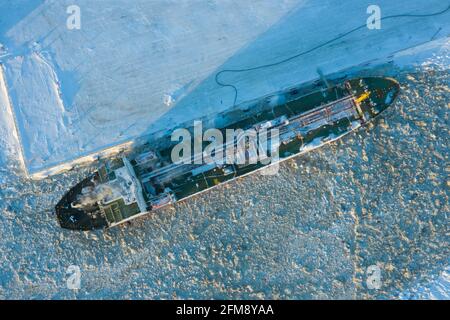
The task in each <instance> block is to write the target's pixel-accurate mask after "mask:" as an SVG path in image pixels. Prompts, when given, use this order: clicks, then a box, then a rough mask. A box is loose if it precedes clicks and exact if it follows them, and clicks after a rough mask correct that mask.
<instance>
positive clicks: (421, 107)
mask: <svg viewBox="0 0 450 320" xmlns="http://www.w3.org/2000/svg"><path fill="white" fill-rule="evenodd" d="M21 2H22V1H14V2H12V3H10V2H9V1H8V2H7V1H0V14H2V13H3V12H5V11H4V9H5V8H8V10H12V9H11V6H13V7H15V9H14V10H16V11H14V12H17V15H16V16H15V15H10V16H9V17H5V18H4V19H0V28H1V29H0V31H1V32H0V43H2V44H3V45H4V48H5V49H3V51H1V50H0V57H1V58H0V59H1V61H2V64H3V70H4V77H5V81H4V83H5V84H6V86H3V87H2V86H0V163H1V166H0V213H1V214H0V236H1V238H2V242H1V243H0V256H1V257H2V259H1V260H0V298H75V297H77V298H83V299H90V298H165V299H167V298H254V299H255V298H287V299H296V298H369V297H374V298H387V297H399V296H400V297H404V298H421V297H430V298H433V297H434V298H447V299H448V298H449V297H450V295H449V290H450V288H449V285H448V265H449V257H450V252H449V248H450V246H449V245H448V227H449V217H448V215H449V212H450V210H449V209H450V207H449V188H450V181H449V178H448V176H449V172H450V168H449V163H450V162H449V149H448V144H449V138H450V136H449V123H450V119H449V108H450V105H449V101H450V99H449V96H450V87H449V82H450V77H449V70H448V67H449V50H448V39H446V38H445V36H446V35H448V34H449V25H448V22H447V21H448V14H447V15H446V16H442V17H438V18H436V17H435V18H433V19H431V18H430V19H424V20H421V22H420V23H418V22H416V21H415V20H414V19H411V20H408V19H406V21H402V22H401V23H400V22H396V24H389V23H388V22H386V25H385V28H382V30H380V32H388V33H389V34H390V35H391V37H388V38H389V39H390V40H386V41H387V42H384V41H381V42H379V41H378V40H382V39H384V37H385V35H386V34H385V33H379V34H378V35H377V33H376V32H377V31H375V33H374V34H371V33H370V32H369V31H368V30H364V31H362V32H361V34H354V35H353V36H351V37H349V38H348V39H345V40H342V41H341V42H339V43H336V44H334V45H333V46H331V47H327V48H324V49H323V50H321V51H319V52H316V54H314V55H312V56H307V57H306V56H305V57H304V58H300V59H298V60H296V61H295V62H292V63H290V64H287V65H282V66H279V67H277V68H274V69H271V70H265V71H258V72H251V73H245V74H239V75H238V74H235V75H230V74H228V75H224V81H226V82H232V83H234V84H237V85H238V87H239V97H238V98H239V101H244V100H249V99H252V98H254V97H258V96H260V95H264V94H267V93H270V92H273V91H277V90H279V89H281V88H285V87H289V86H291V85H295V84H298V83H301V82H303V81H308V80H311V79H314V78H316V77H317V74H316V68H317V67H320V68H321V69H322V70H323V71H324V72H325V73H331V72H335V71H339V70H342V69H344V68H347V67H352V66H354V65H357V64H359V63H362V62H366V61H369V60H373V59H382V58H386V57H387V56H388V55H390V54H392V53H393V52H394V51H396V50H401V49H405V48H407V47H415V46H416V45H418V44H421V43H423V42H425V41H426V40H430V39H431V38H432V37H433V36H434V35H435V34H436V32H437V31H439V30H440V31H439V33H438V34H437V35H436V38H435V40H436V41H434V42H433V44H424V45H422V46H420V49H417V48H411V49H409V50H406V51H402V53H401V54H400V55H399V56H398V55H397V56H396V58H395V61H396V64H395V66H394V67H392V66H391V67H390V68H389V72H392V70H398V74H397V78H398V80H399V81H400V82H401V85H402V94H401V96H400V97H399V100H398V102H397V103H396V105H395V106H394V107H393V108H392V109H391V110H390V111H388V112H387V113H386V114H385V115H384V116H383V117H382V118H381V119H380V120H379V121H378V122H377V123H376V124H375V125H374V126H373V127H372V128H371V129H370V130H361V131H358V132H357V133H355V134H352V135H350V136H348V137H346V138H345V139H343V140H341V141H339V142H337V143H333V144H331V145H329V146H326V147H324V148H322V149H319V150H317V151H314V152H311V153H309V154H307V155H305V156H302V157H298V158H295V159H293V160H289V161H288V162H286V163H284V164H283V165H282V166H281V170H280V173H279V174H278V175H275V176H273V177H267V176H261V175H253V176H248V177H246V178H244V179H240V180H238V181H236V182H233V183H231V184H229V185H225V186H222V187H219V188H218V189H216V190H215V191H212V192H208V193H205V194H203V195H202V196H198V197H194V198H192V199H191V200H189V201H186V202H183V203H180V204H177V205H175V206H173V207H170V208H167V209H165V210H162V211H160V212H158V213H155V214H153V215H152V216H150V217H147V218H144V219H141V220H138V221H136V222H133V224H132V225H131V226H128V227H123V228H117V229H112V230H109V231H108V232H91V233H76V232H70V231H66V230H61V229H60V228H59V226H58V225H57V222H56V218H55V216H54V215H53V206H54V204H55V203H56V202H57V201H58V200H59V198H60V197H61V196H62V195H63V194H64V193H65V191H66V190H67V187H68V186H70V185H73V184H75V183H76V182H78V181H79V180H80V179H81V178H83V177H84V176H85V175H86V172H87V171H88V170H89V169H90V168H81V169H77V170H74V171H71V172H68V173H63V174H60V175H57V176H53V177H49V178H47V179H44V180H41V181H31V180H29V179H28V178H26V177H25V175H24V167H23V165H22V163H20V162H18V161H17V159H18V154H19V150H23V154H24V159H25V165H26V167H27V168H28V170H29V171H31V172H32V171H33V170H40V169H42V168H43V167H45V166H46V165H47V164H48V163H50V164H54V163H58V162H60V161H66V160H69V159H72V158H75V157H78V156H80V155H82V154H83V153H89V152H91V151H95V150H97V149H101V148H104V147H105V146H110V145H114V144H116V143H119V142H122V141H126V140H128V139H130V138H132V137H134V136H137V135H141V134H142V133H145V132H147V133H148V132H151V131H152V130H157V129H164V128H165V127H168V126H169V125H170V127H168V129H170V128H171V127H172V126H175V125H176V123H178V122H181V121H186V120H188V119H186V116H187V115H188V116H190V117H192V118H195V117H200V116H202V115H205V114H209V113H215V112H218V111H221V110H224V109H226V108H229V107H230V106H231V104H232V99H233V94H232V93H233V92H232V90H230V89H229V88H221V87H219V86H217V84H216V83H215V82H214V76H215V74H216V72H217V71H220V70H221V69H224V68H241V67H243V66H253V65H255V64H260V63H266V62H267V61H272V60H274V59H277V58H278V57H280V56H289V55H291V54H295V53H296V52H298V51H301V50H302V49H305V48H309V47H311V44H312V43H314V44H315V43H316V41H317V42H321V41H323V40H324V39H326V40H328V39H329V38H331V37H332V36H334V35H336V34H337V33H339V32H341V31H343V30H347V29H349V28H351V27H354V26H355V21H359V20H362V21H365V19H366V16H367V15H366V13H365V8H366V7H367V3H364V1H345V3H341V2H337V3H334V2H332V1H321V0H319V1H284V2H280V1H276V2H275V1H273V2H272V1H262V2H261V3H260V5H256V4H254V5H251V4H250V3H252V4H253V3H257V2H241V4H240V5H241V6H244V7H245V9H246V10H241V9H242V8H239V7H236V3H235V2H232V1H226V2H221V3H218V2H214V1H210V2H208V4H209V6H205V5H201V4H200V3H203V2H195V1H194V2H192V1H190V2H187V1H186V2H181V5H180V2H176V5H172V6H175V8H176V9H174V10H167V9H166V10H164V6H163V5H162V3H163V2H158V1H148V2H147V1H142V2H136V3H137V4H136V6H135V7H130V6H129V5H126V4H125V2H121V1H111V2H104V3H109V5H104V7H103V8H102V10H99V8H98V4H97V3H99V2H94V3H96V4H92V3H93V2H87V1H86V2H85V3H84V4H83V1H79V2H80V3H81V4H80V7H81V8H82V12H83V16H84V18H82V19H83V20H82V22H83V27H82V29H81V30H80V31H76V32H74V33H71V32H69V31H68V30H66V29H65V18H66V15H65V8H66V4H65V3H64V2H63V1H45V2H44V1H35V2H33V1H26V3H27V5H22V3H21ZM24 3H25V2H24ZM102 3H103V2H102ZM164 3H166V2H164ZM192 3H193V4H194V5H197V6H198V7H196V10H191V11H192V12H195V14H192V15H190V17H186V16H185V15H183V14H182V13H183V10H187V9H186V8H187V6H188V4H192ZM196 3H197V4H196ZM326 5H328V6H326ZM93 6H94V7H93ZM333 6H337V7H338V8H339V10H338V12H340V13H341V14H340V15H339V14H336V9H330V7H331V8H333ZM444 6H445V4H444V3H443V2H442V1H428V2H426V4H424V2H422V1H408V5H405V4H404V3H403V2H402V1H400V2H396V3H391V2H388V1H381V7H382V8H385V9H384V10H383V11H384V12H385V13H386V14H395V13H404V12H405V8H406V9H407V11H408V12H419V13H423V12H435V11H439V10H441V9H442V8H443V7H444ZM424 7H425V8H424ZM83 8H85V9H86V10H84V9H83ZM233 10H236V11H233ZM327 10H328V11H327ZM333 10H334V11H333ZM219 11H220V12H219ZM238 11H239V12H246V13H239V14H238V13H237V12H238ZM99 12H101V13H102V14H101V16H99ZM318 12H320V13H321V17H322V18H323V21H321V20H318V19H317V18H316V17H317V13H318ZM219 13H220V14H219ZM332 13H333V14H332ZM200 14H202V15H205V16H208V17H209V19H196V17H198V16H197V15H200ZM228 14H229V16H228V17H227V15H228ZM104 15H105V16H106V15H108V17H110V18H111V19H110V20H108V19H107V18H105V17H104ZM1 17H2V18H3V15H2V16H1ZM255 17H257V18H255ZM357 17H360V18H357ZM227 19H228V20H227ZM255 19H256V21H255ZM209 20H211V21H209ZM181 21H182V23H181ZM324 21H326V22H327V23H324ZM328 22H329V24H328ZM299 24H301V25H299ZM356 24H359V23H356ZM89 28H91V29H92V30H96V32H94V33H92V32H89V31H88V30H89ZM340 28H342V30H340ZM440 28H441V29H440ZM299 29H300V30H301V31H299ZM204 30H207V31H208V32H202V31H204ZM399 30H400V32H399ZM411 30H413V32H411ZM209 32H211V33H209ZM73 37H75V38H73ZM147 39H151V40H147ZM181 40H182V41H181ZM147 46H148V47H147ZM372 46H377V47H376V48H377V50H375V51H371V50H370V49H371V48H372ZM399 46H400V47H399ZM186 50H187V51H186ZM367 52H372V53H373V56H367ZM344 53H345V54H344ZM183 59H185V60H183ZM411 61H412V62H415V64H414V65H413V64H409V62H411ZM417 61H419V63H417ZM385 68H386V67H385V66H378V67H377V66H374V67H373V68H372V69H370V68H369V71H367V70H362V71H361V72H366V73H367V72H369V73H370V72H372V73H373V74H383V72H385V71H386V69H385ZM269 76H270V77H269ZM268 79H270V81H268ZM6 93H7V94H6ZM8 97H9V99H8ZM168 97H170V98H168ZM169 101H170V103H168V102H169ZM239 101H238V102H239ZM12 112H14V113H12ZM43 115H45V116H43ZM14 117H15V119H16V123H17V129H18V133H19V135H17V134H16V131H15V126H14V121H12V120H11V119H13V118H14ZM8 119H9V120H8ZM93 137H94V138H93ZM19 141H20V142H19ZM311 190H313V192H311ZM70 265H76V266H79V267H80V269H81V276H82V278H81V279H82V280H81V281H82V282H81V289H80V290H78V291H73V290H69V289H68V288H67V286H66V279H67V275H66V270H67V268H68V267H69V266H70ZM371 265H378V266H379V267H380V269H381V271H382V274H381V275H382V287H381V288H380V289H379V290H369V289H368V288H367V285H366V280H367V274H366V270H367V268H368V267H369V266H371Z"/></svg>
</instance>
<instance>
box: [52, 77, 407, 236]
mask: <svg viewBox="0 0 450 320" xmlns="http://www.w3.org/2000/svg"><path fill="white" fill-rule="evenodd" d="M398 93H399V85H398V83H397V82H396V81H395V80H393V79H390V78H381V77H372V78H358V79H353V80H349V81H345V82H343V83H340V84H337V85H334V86H331V87H329V88H321V89H320V90H316V91H313V92H311V93H309V94H306V95H300V96H298V97H294V98H293V99H292V100H290V101H289V102H286V103H282V104H279V105H276V106H272V107H271V108H268V109H266V110H263V111H260V112H258V113H256V114H251V115H249V116H248V117H247V118H244V119H241V120H239V121H237V122H235V123H232V124H231V125H229V126H227V127H226V128H221V130H222V131H224V132H225V131H226V129H243V130H244V131H245V130H248V129H253V132H256V133H260V132H262V131H263V130H268V129H276V130H277V141H278V143H277V158H276V159H273V158H272V159H270V160H271V161H270V162H267V161H265V162H263V161H253V160H254V158H255V157H257V156H258V150H255V148H254V147H252V146H251V145H245V143H244V145H245V147H244V149H242V148H241V149H239V148H236V150H240V153H239V152H237V153H236V154H234V156H235V160H237V161H235V162H231V163H230V162H227V161H209V162H207V163H204V162H198V161H195V160H198V158H199V157H200V158H201V157H203V154H202V153H193V154H192V155H191V156H189V157H184V161H176V162H174V161H172V158H171V151H172V147H167V148H163V149H161V150H151V148H143V149H142V150H141V151H140V152H139V153H138V154H136V155H131V156H122V157H119V158H114V159H109V160H107V161H104V162H103V163H102V164H101V165H100V167H99V169H98V171H96V172H95V173H93V174H92V175H91V176H89V177H87V178H86V179H85V180H83V181H82V182H80V183H79V184H78V185H76V186H75V187H74V188H72V189H71V190H70V191H69V192H68V193H67V194H66V195H65V196H64V197H63V198H62V199H61V201H60V202H59V203H58V204H57V206H56V212H57V216H58V220H59V222H60V224H61V226H62V227H64V228H68V229H77V230H90V229H99V228H109V227H113V226H116V225H119V224H122V223H124V222H127V221H130V220H132V219H135V218H137V217H139V216H142V215H145V214H148V213H149V212H152V211H154V210H157V209H159V208H161V207H163V206H166V205H170V204H173V203H175V202H177V201H180V200H183V199H187V198H188V197H191V196H193V195H196V194H199V193H201V192H204V191H206V190H208V189H211V188H213V187H215V186H217V185H220V184H222V183H224V182H227V181H230V180H233V179H236V178H238V177H242V176H244V175H247V174H249V173H251V172H254V171H256V170H260V169H264V168H265V167H267V166H269V165H274V164H275V163H278V162H280V161H283V160H286V159H288V158H291V157H293V156H296V155H298V154H301V153H303V152H306V151H308V150H312V149H314V148H317V147H320V146H322V145H324V144H326V143H328V142H331V141H334V140H336V139H339V138H341V137H342V136H344V135H345V134H347V133H349V132H351V131H353V130H355V129H357V128H359V127H361V126H363V125H364V124H366V123H367V122H369V121H371V120H372V119H374V118H375V117H376V116H378V115H379V114H380V113H381V112H382V111H383V110H385V109H386V108H387V107H388V106H389V105H391V104H392V103H393V102H394V100H395V98H396V97H397V95H398ZM168 139H169V140H170V138H168ZM242 139H244V136H241V135H239V134H237V135H236V136H235V137H234V138H233V139H232V140H231V141H226V142H224V143H223V149H224V150H225V149H227V147H230V146H232V147H233V148H232V149H233V150H235V148H234V147H237V146H238V145H239V144H240V143H241V142H242ZM267 139H268V140H271V139H273V138H272V137H269V138H267ZM267 146H268V147H267V148H269V149H270V148H272V147H273V145H271V144H270V143H268V144H267ZM242 150H243V151H242ZM264 151H267V153H268V154H269V153H270V152H272V151H273V150H264ZM225 157H226V155H225ZM186 160H189V161H186Z"/></svg>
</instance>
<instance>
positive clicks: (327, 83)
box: [317, 68, 331, 89]
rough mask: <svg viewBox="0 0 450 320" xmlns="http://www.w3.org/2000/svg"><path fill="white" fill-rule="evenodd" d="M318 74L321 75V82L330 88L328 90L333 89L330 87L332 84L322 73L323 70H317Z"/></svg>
mask: <svg viewBox="0 0 450 320" xmlns="http://www.w3.org/2000/svg"><path fill="white" fill-rule="evenodd" d="M317 74H318V75H319V77H320V80H322V81H323V83H325V85H326V86H327V88H328V89H331V85H330V83H329V82H328V80H327V78H325V76H324V74H323V72H322V69H320V68H317Z"/></svg>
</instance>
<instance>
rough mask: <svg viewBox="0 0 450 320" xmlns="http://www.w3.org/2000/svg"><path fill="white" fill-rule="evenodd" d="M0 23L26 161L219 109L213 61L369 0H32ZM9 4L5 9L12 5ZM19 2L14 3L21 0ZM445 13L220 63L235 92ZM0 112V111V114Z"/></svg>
mask: <svg viewBox="0 0 450 320" xmlns="http://www.w3.org/2000/svg"><path fill="white" fill-rule="evenodd" d="M18 2H20V1H18ZM30 3H32V4H34V5H28V6H25V7H23V8H22V7H20V6H19V5H18V4H17V2H13V4H9V3H4V4H0V9H1V10H0V11H2V12H8V9H9V10H10V12H11V13H12V17H8V19H7V20H6V21H7V22H6V23H3V24H2V23H0V43H1V44H2V45H3V46H4V48H3V49H1V47H0V61H1V62H2V63H3V64H4V71H5V77H6V80H7V87H8V92H9V96H10V99H11V102H12V109H13V111H14V114H15V118H16V120H17V121H16V122H17V129H18V131H19V134H20V141H21V144H22V149H23V153H24V160H25V164H26V167H27V169H28V172H29V173H31V174H35V173H37V172H40V171H42V170H44V169H47V168H50V167H53V166H57V165H61V164H63V163H66V162H70V161H73V160H75V159H78V158H80V157H83V156H86V155H89V154H93V153H96V152H98V151H100V150H104V149H105V148H109V147H113V146H117V145H120V144H121V143H124V142H127V141H130V140H132V139H133V138H135V137H138V136H141V135H143V134H149V133H152V132H156V131H158V130H164V129H167V130H170V129H171V128H173V127H174V126H176V125H177V124H180V123H184V122H186V121H188V120H191V119H196V118H200V117H202V116H205V115H207V114H214V113H217V112H221V111H223V110H225V109H227V108H230V107H231V106H232V105H233V98H234V95H233V94H234V92H233V91H232V90H231V89H230V88H225V87H220V86H218V85H217V84H216V82H215V75H216V74H217V72H219V71H220V70H223V69H234V68H248V67H253V66H257V65H261V64H267V63H272V62H274V61H278V60H282V59H283V58H286V57H289V56H291V55H294V54H296V53H298V52H301V51H304V50H307V49H310V48H312V47H314V46H316V45H318V44H320V43H323V42H325V41H328V40H330V39H332V38H333V37H335V36H337V35H339V34H341V33H343V32H346V31H348V30H349V29H352V28H354V27H356V26H358V25H361V24H364V23H365V21H366V19H367V17H368V14H367V13H366V9H367V7H368V5H369V4H372V3H371V2H370V1H360V0H352V1H327V0H314V1H305V0H285V1H279V0H265V1H237V0H236V1H235V0H229V1H208V2H206V1H197V0H190V1H162V0H161V1H133V4H130V2H129V1H125V0H114V1H87V0H80V1H76V4H77V5H78V6H79V7H80V9H81V29H80V30H69V29H67V27H66V19H67V17H68V14H67V13H66V8H67V7H68V6H69V5H71V4H73V1H31V2H30ZM377 4H378V5H379V6H380V7H381V10H382V15H393V14H403V13H414V14H426V13H432V12H437V11H440V10H443V9H445V7H446V5H447V4H446V3H445V2H443V1H441V0H429V1H421V0H411V1H409V2H408V5H407V6H405V5H404V3H396V2H393V1H387V0H383V1H377ZM13 7H14V8H13ZM21 8H22V9H21ZM449 16H450V15H449V13H448V12H447V13H446V14H444V15H440V16H434V17H424V18H412V17H410V18H399V19H395V20H386V21H382V28H381V30H368V29H366V28H363V29H362V30H360V31H358V32H356V33H353V34H351V35H349V36H348V37H345V38H343V39H340V40H338V41H336V42H334V43H332V44H330V45H329V46H326V47H323V48H321V49H319V50H317V51H315V52H314V53H311V54H309V55H305V56H302V57H299V58H298V59H294V60H292V61H290V62H288V63H284V64H281V65H278V66H275V67H272V68H267V69H262V70H258V71H251V72H243V73H226V74H222V76H221V81H223V82H226V83H233V84H234V85H236V86H237V87H238V90H239V95H238V103H239V102H242V101H246V100H251V99H254V98H257V97H259V96H262V95H265V94H267V93H270V92H275V91H279V90H281V89H283V88H286V87H289V86H292V85H295V84H298V83H301V82H305V81H309V80H311V79H314V78H317V68H318V67H320V68H321V70H322V71H323V72H324V73H325V74H327V73H332V72H336V71H339V70H342V69H345V68H348V67H351V66H354V65H357V64H360V63H363V62H367V61H370V60H373V59H377V58H384V57H387V56H389V55H391V54H393V53H395V52H397V51H400V50H403V49H407V48H411V47H414V46H417V45H419V44H421V43H424V42H427V41H429V40H430V39H432V38H433V39H438V38H442V37H445V36H446V35H447V34H449V31H450V28H449V24H448V21H449ZM2 120H3V119H0V121H2Z"/></svg>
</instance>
